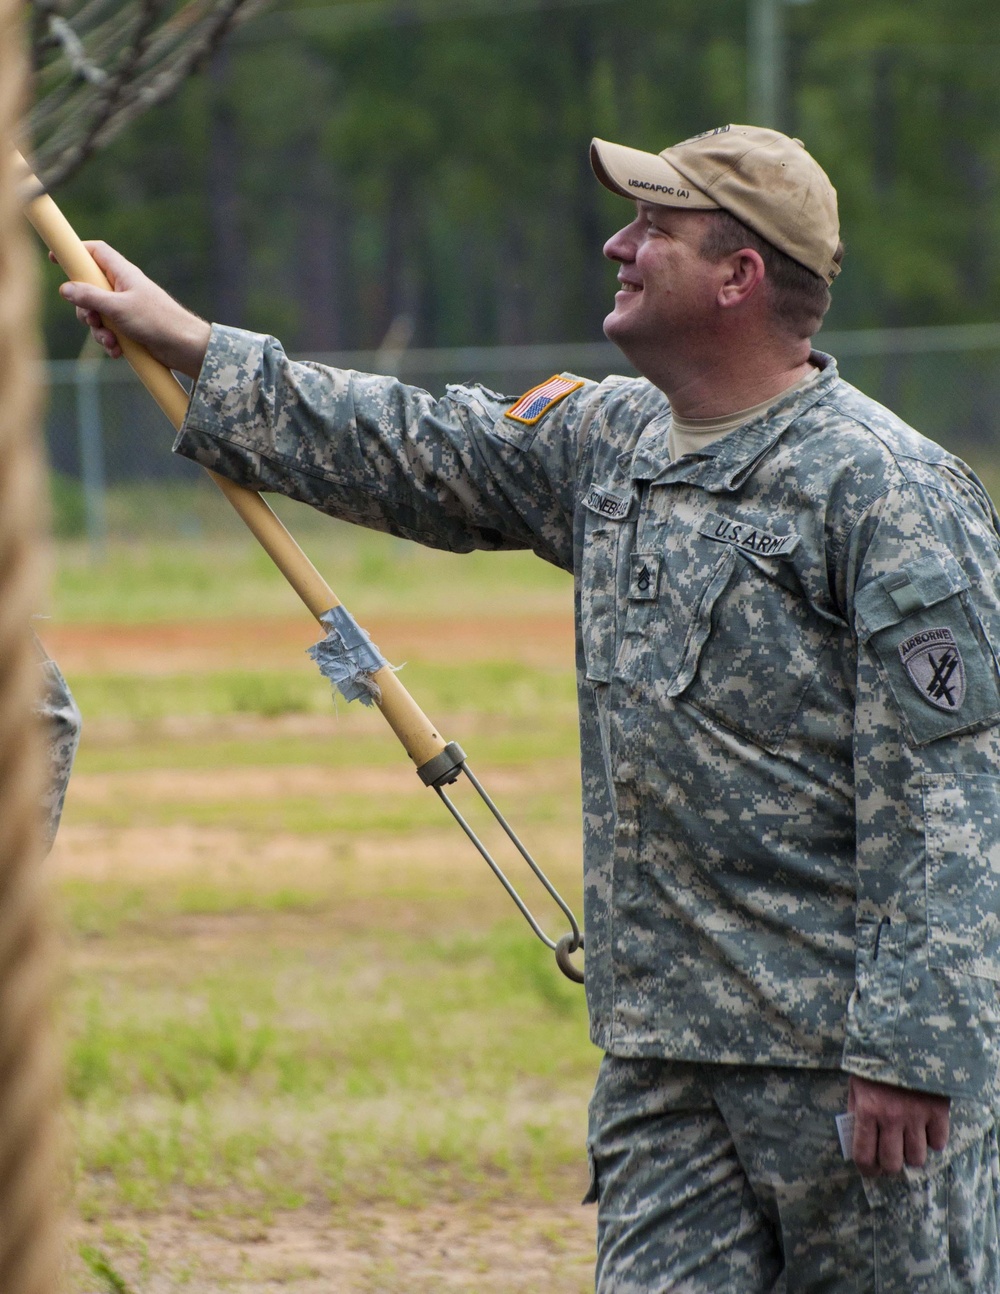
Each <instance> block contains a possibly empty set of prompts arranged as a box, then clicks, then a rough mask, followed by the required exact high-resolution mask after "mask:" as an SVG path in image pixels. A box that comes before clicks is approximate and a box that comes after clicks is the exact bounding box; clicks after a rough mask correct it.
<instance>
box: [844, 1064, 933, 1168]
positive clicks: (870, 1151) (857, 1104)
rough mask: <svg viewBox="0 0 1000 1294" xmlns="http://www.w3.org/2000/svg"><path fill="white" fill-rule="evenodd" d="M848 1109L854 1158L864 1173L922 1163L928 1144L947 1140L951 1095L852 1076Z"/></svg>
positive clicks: (920, 1166) (920, 1165)
mask: <svg viewBox="0 0 1000 1294" xmlns="http://www.w3.org/2000/svg"><path fill="white" fill-rule="evenodd" d="M848 1109H849V1110H850V1111H852V1112H853V1113H854V1119H855V1123H854V1139H853V1147H852V1157H853V1159H854V1162H855V1163H856V1164H857V1166H858V1168H859V1170H860V1171H861V1172H862V1173H863V1174H865V1176H878V1175H879V1174H881V1173H886V1174H892V1173H900V1172H902V1170H903V1166H904V1164H906V1165H909V1166H910V1167H911V1168H922V1167H923V1166H924V1165H925V1164H926V1162H927V1151H928V1149H931V1150H936V1151H941V1150H944V1149H945V1147H946V1146H947V1144H948V1133H949V1100H948V1098H947V1097H946V1096H936V1095H934V1094H932V1093H928V1092H912V1091H907V1090H906V1089H903V1088H898V1087H891V1086H889V1085H887V1084H884V1083H870V1082H867V1081H866V1080H864V1079H860V1078H857V1077H855V1076H852V1077H851V1080H850V1083H849V1087H848Z"/></svg>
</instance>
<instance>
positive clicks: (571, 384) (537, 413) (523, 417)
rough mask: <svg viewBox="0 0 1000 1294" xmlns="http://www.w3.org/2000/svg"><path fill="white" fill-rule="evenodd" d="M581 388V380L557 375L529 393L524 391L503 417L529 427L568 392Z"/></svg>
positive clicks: (534, 387)
mask: <svg viewBox="0 0 1000 1294" xmlns="http://www.w3.org/2000/svg"><path fill="white" fill-rule="evenodd" d="M581 386H583V379H582V378H572V377H560V376H559V375H558V373H557V374H556V376H555V377H550V378H549V380H548V381H547V382H543V383H542V384H541V385H540V386H533V387H532V388H531V390H530V391H525V393H524V395H522V396H521V398H520V399H519V400H518V401H517V403H516V404H513V405H511V407H510V408H509V409H508V410H507V412H506V414H505V415H504V417H506V418H512V419H513V420H514V422H523V423H525V424H526V425H527V426H529V427H530V426H532V425H533V424H534V423H536V422H537V421H538V420H539V418H541V417H542V416H543V415H544V414H546V413H548V411H549V410H550V409H551V408H552V406H553V405H554V404H558V403H559V401H560V400H564V399H565V398H566V396H568V395H569V393H570V391H575V390H576V389H577V387H581Z"/></svg>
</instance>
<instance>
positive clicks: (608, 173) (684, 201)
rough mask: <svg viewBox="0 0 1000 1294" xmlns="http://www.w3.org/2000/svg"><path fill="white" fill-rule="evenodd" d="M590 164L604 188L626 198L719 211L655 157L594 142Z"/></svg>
mask: <svg viewBox="0 0 1000 1294" xmlns="http://www.w3.org/2000/svg"><path fill="white" fill-rule="evenodd" d="M590 164H591V166H592V167H593V168H594V174H595V175H596V176H597V178H598V179H599V180H600V182H601V183H602V184H603V185H604V187H605V188H607V189H610V190H611V192H612V193H620V194H621V195H622V196H623V197H625V198H635V199H637V200H638V201H640V202H652V203H653V204H654V205H656V206H660V207H684V208H687V209H688V210H689V211H718V210H719V204H718V203H717V202H713V201H712V199H711V198H710V197H709V196H708V195H707V194H706V193H702V191H701V189H696V188H694V186H693V185H692V184H691V181H690V180H688V179H685V177H684V176H683V175H681V173H680V171H678V170H676V169H675V168H674V167H673V166H671V165H670V163H669V162H668V161H666V160H665V159H664V158H662V157H660V156H658V155H657V154H656V153H643V152H641V151H640V150H639V149H638V148H626V147H625V145H624V144H610V143H608V141H607V140H606V139H595V140H593V141H592V142H591V145H590Z"/></svg>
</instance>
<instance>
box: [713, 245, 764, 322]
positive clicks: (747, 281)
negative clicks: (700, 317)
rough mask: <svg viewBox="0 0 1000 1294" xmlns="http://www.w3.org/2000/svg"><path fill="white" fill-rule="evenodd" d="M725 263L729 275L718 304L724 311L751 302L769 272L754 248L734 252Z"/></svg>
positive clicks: (723, 284) (721, 290)
mask: <svg viewBox="0 0 1000 1294" xmlns="http://www.w3.org/2000/svg"><path fill="white" fill-rule="evenodd" d="M724 263H725V265H726V267H727V270H728V273H727V275H726V278H725V280H724V282H723V283H722V284H721V285H720V286H719V295H718V302H719V305H720V306H721V307H722V308H723V309H724V310H731V309H732V308H733V307H734V306H741V305H744V304H745V303H746V302H747V301H749V300H750V298H751V297H752V296H753V295H754V293H755V292H756V291H757V290H758V288H759V287H760V285H761V284H762V283H763V282H764V279H765V278H766V276H767V272H766V270H765V269H764V261H763V260H762V258H761V255H760V253H759V252H755V251H754V250H753V248H752V247H744V248H741V250H740V251H738V252H733V254H732V255H731V256H727V257H726V259H725V262H724Z"/></svg>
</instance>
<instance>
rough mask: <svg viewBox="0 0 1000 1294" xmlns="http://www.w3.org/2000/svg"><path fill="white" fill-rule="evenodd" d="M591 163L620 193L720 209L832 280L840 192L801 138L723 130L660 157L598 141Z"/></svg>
mask: <svg viewBox="0 0 1000 1294" xmlns="http://www.w3.org/2000/svg"><path fill="white" fill-rule="evenodd" d="M590 163H591V165H592V166H593V168H594V171H595V173H596V175H597V178H598V179H599V180H600V181H601V183H602V184H603V185H605V186H606V187H607V188H609V189H611V190H612V192H614V193H620V194H622V195H623V196H625V197H626V198H638V199H640V200H641V201H643V202H652V203H655V204H657V205H658V206H664V207H681V208H684V209H686V210H689V211H713V210H718V209H719V208H721V209H722V210H724V211H728V212H730V214H731V215H734V216H736V218H737V219H738V220H742V221H743V223H744V224H745V225H749V226H750V228H751V229H752V230H754V232H755V233H758V234H760V236H761V238H766V239H767V241H768V242H769V243H773V244H774V246H775V247H777V248H778V249H779V250H780V251H783V252H784V253H785V254H786V255H788V256H791V257H792V259H793V260H796V261H798V262H799V263H800V264H801V265H804V266H805V267H806V268H807V269H810V270H812V272H813V273H814V274H818V275H819V276H820V278H822V279H825V280H826V282H827V283H832V282H833V280H834V279H835V278H836V277H837V275H838V274H839V273H840V266H839V265H838V264H837V263H836V261H835V260H834V259H833V256H834V252H835V251H836V249H837V245H838V243H839V242H840V222H839V220H838V217H837V191H836V189H835V188H834V187H833V185H832V184H831V183H830V181H829V179H828V178H827V175H826V172H825V171H824V170H823V168H822V167H821V166H820V164H819V163H818V162H817V161H816V159H815V158H814V157H811V156H810V154H809V153H808V152H807V151H806V148H805V145H804V144H803V143H802V141H801V139H789V137H788V136H787V135H783V134H781V132H780V131H778V130H768V129H766V128H765V127H763V126H719V127H718V128H717V129H715V130H709V131H706V132H705V133H704V134H703V135H695V136H694V137H693V138H691V139H685V140H684V141H683V142H682V143H680V144H674V145H673V147H672V148H665V149H664V150H663V152H662V153H659V154H657V153H643V152H640V150H639V149H637V148H626V147H625V146H624V145H623V144H609V143H608V142H607V140H604V139H595V140H594V141H593V143H592V144H591V145H590Z"/></svg>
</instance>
